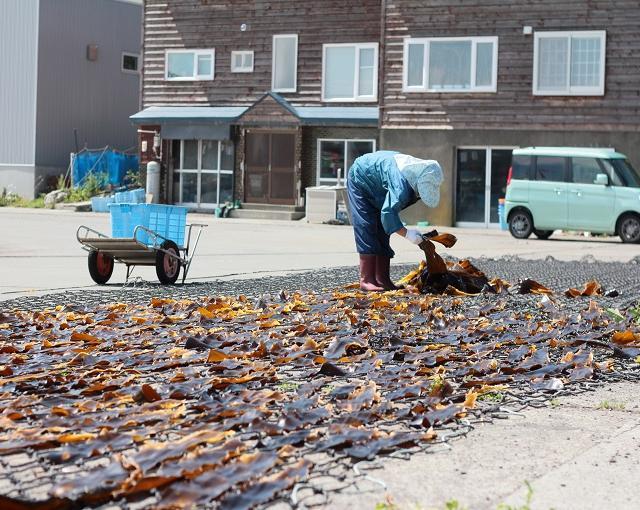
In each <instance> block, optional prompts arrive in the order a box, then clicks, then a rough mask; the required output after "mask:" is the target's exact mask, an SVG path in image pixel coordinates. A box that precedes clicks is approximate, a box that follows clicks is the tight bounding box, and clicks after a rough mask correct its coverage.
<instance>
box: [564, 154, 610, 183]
mask: <svg viewBox="0 0 640 510" xmlns="http://www.w3.org/2000/svg"><path fill="white" fill-rule="evenodd" d="M571 168H572V170H573V182H575V183H576V184H593V183H595V181H596V176H597V175H598V174H601V173H604V172H603V171H602V168H600V164H599V163H598V160H597V159H595V158H572V160H571Z"/></svg>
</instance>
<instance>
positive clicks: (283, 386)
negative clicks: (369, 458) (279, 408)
mask: <svg viewBox="0 0 640 510" xmlns="http://www.w3.org/2000/svg"><path fill="white" fill-rule="evenodd" d="M299 387H300V383H296V382H288V381H285V382H281V383H279V384H277V385H276V388H277V389H278V390H279V391H282V392H284V393H293V392H295V391H297V390H298V388H299Z"/></svg>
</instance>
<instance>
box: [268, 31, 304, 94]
mask: <svg viewBox="0 0 640 510" xmlns="http://www.w3.org/2000/svg"><path fill="white" fill-rule="evenodd" d="M272 67H273V69H272V74H273V76H272V87H271V88H272V89H273V90H274V91H275V92H295V91H296V79H297V73H298V36H297V35H295V34H293V35H274V36H273V62H272Z"/></svg>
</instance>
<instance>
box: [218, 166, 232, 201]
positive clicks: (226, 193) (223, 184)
mask: <svg viewBox="0 0 640 510" xmlns="http://www.w3.org/2000/svg"><path fill="white" fill-rule="evenodd" d="M232 201H233V174H222V173H221V174H220V201H219V202H218V203H220V204H224V203H226V202H232Z"/></svg>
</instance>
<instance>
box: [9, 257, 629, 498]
mask: <svg viewBox="0 0 640 510" xmlns="http://www.w3.org/2000/svg"><path fill="white" fill-rule="evenodd" d="M457 267H459V268H460V269H457ZM447 269H448V272H449V273H453V274H456V273H455V272H456V271H463V272H464V273H465V274H467V275H471V277H470V279H469V280H468V281H471V282H474V281H475V280H474V279H475V278H478V276H477V274H476V271H477V270H475V269H473V268H472V266H471V267H470V266H468V265H466V264H464V263H458V264H457V266H456V265H455V264H454V265H452V266H447ZM421 275H422V272H420V271H417V272H416V273H415V274H413V275H409V276H408V278H407V282H406V283H407V288H406V289H404V290H400V291H392V292H386V293H362V292H360V291H357V290H356V291H348V290H335V291H331V292H324V293H311V292H295V293H291V294H287V293H285V292H282V293H280V295H278V296H265V297H264V298H262V299H259V300H256V301H252V300H250V299H248V298H246V297H244V296H236V297H230V296H215V297H203V298H198V299H182V300H173V299H153V300H151V301H150V302H148V303H146V304H140V305H134V304H123V303H114V304H111V305H107V306H98V307H93V308H71V307H57V308H55V309H46V310H40V311H35V312H25V311H13V312H5V313H2V314H0V409H2V411H1V414H0V471H1V472H2V474H3V480H4V481H3V484H2V485H0V494H2V496H0V508H11V509H14V508H15V509H21V508H41V509H71V508H80V507H85V506H88V507H99V506H101V505H107V504H110V503H117V505H119V506H120V507H122V508H125V507H126V506H127V505H128V504H129V503H130V502H135V503H136V507H137V508H140V507H148V508H201V507H216V508H217V507H220V508H250V507H254V506H260V505H263V504H266V503H267V502H270V501H273V500H275V499H284V500H286V501H289V502H290V503H292V504H293V503H300V502H301V501H302V500H303V499H304V498H307V497H308V498H310V500H312V499H313V498H314V497H318V494H319V492H320V489H318V488H317V487H316V486H315V485H314V483H315V481H316V480H317V479H318V478H317V477H319V476H320V475H323V476H329V475H332V474H335V468H336V466H345V465H346V466H353V465H357V463H358V462H360V461H363V460H368V459H375V458H376V457H379V456H380V455H385V454H388V453H390V452H396V451H398V450H402V451H406V450H407V449H410V450H409V451H414V450H419V449H427V448H429V447H430V445H433V444H434V443H436V442H438V441H443V440H446V439H448V438H450V437H453V436H454V435H456V434H459V433H464V432H465V431H467V430H469V427H470V426H471V425H470V424H472V423H473V420H479V419H484V418H483V417H490V416H492V415H500V414H502V415H504V414H508V413H510V412H513V410H514V409H515V410H518V409H520V408H521V407H523V406H525V405H531V404H534V405H536V404H540V403H542V402H543V401H544V398H546V397H545V396H544V394H545V392H568V391H572V388H576V389H578V388H580V387H581V386H583V385H585V384H590V383H591V382H592V381H595V380H598V379H603V378H606V377H612V376H614V375H616V374H626V373H629V370H630V369H629V363H633V360H634V359H635V358H636V357H637V356H639V355H640V328H639V327H638V325H637V324H636V323H635V322H634V319H633V318H631V317H630V318H626V317H625V316H620V317H612V316H611V315H610V314H609V313H607V312H606V311H605V310H603V309H602V308H601V307H600V306H599V305H598V303H597V302H596V301H590V300H589V299H584V298H581V297H578V298H574V299H572V300H568V299H567V298H565V297H563V296H558V297H556V296H554V295H549V294H547V293H543V294H542V295H541V296H535V295H534V296H519V295H515V294H512V293H509V292H507V291H502V290H500V289H503V290H504V289H506V288H507V284H506V283H504V282H499V281H496V280H493V281H492V282H489V284H490V285H491V286H492V287H494V290H495V291H496V292H497V295H494V294H491V295H482V294H480V295H479V296H475V297H471V296H467V295H466V292H465V293H464V294H462V293H463V291H460V290H458V289H457V288H456V290H457V292H458V293H460V294H461V295H444V296H435V295H424V294H421V293H420V292H419V291H417V290H416V288H415V286H412V285H411V282H422V280H421V278H422V276H421ZM421 284H422V283H421ZM485 285H486V284H485ZM529 286H530V287H531V288H532V289H533V288H534V286H532V285H529ZM587 290H588V289H587ZM445 291H446V288H445ZM536 291H540V288H536ZM451 293H453V292H451ZM575 299H583V301H582V302H576V301H575ZM566 303H571V305H572V306H571V307H568V306H566ZM578 305H579V306H578ZM495 395H500V399H499V400H497V399H496V398H495ZM496 402H498V403H496ZM305 501H306V500H305ZM34 505H35V506H34Z"/></svg>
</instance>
